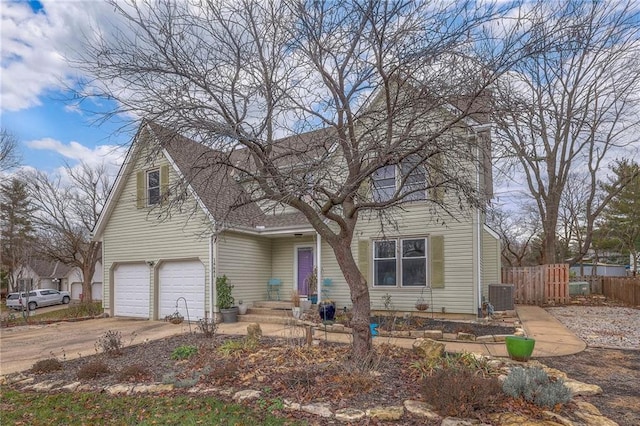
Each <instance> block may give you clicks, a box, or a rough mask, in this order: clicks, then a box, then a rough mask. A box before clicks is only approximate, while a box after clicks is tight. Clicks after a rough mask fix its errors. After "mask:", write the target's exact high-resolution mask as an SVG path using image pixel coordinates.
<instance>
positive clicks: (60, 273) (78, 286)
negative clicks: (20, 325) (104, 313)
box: [15, 259, 102, 300]
mask: <svg viewBox="0 0 640 426" xmlns="http://www.w3.org/2000/svg"><path fill="white" fill-rule="evenodd" d="M15 278H16V280H15V282H16V284H17V286H18V288H19V289H20V290H25V289H35V288H43V289H44V288H50V289H53V290H59V291H68V292H69V293H71V299H74V300H80V295H81V293H82V271H81V270H80V268H77V267H72V266H67V265H65V264H63V263H61V262H59V261H51V260H44V259H32V260H30V261H29V262H27V263H26V264H24V265H22V266H20V267H19V268H18V269H17V271H16V273H15ZM91 287H92V295H93V300H101V299H102V263H101V262H100V261H98V263H97V264H96V271H95V273H94V275H93V280H92V286H91Z"/></svg>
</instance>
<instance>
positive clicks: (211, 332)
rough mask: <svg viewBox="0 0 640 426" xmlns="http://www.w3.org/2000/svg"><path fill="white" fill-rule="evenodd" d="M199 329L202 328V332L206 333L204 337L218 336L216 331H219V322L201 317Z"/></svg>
mask: <svg viewBox="0 0 640 426" xmlns="http://www.w3.org/2000/svg"><path fill="white" fill-rule="evenodd" d="M198 330H200V332H202V334H204V337H207V338H213V337H216V333H217V331H218V323H217V322H215V321H214V320H213V319H209V318H201V319H199V320H198Z"/></svg>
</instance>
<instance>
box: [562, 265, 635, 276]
mask: <svg viewBox="0 0 640 426" xmlns="http://www.w3.org/2000/svg"><path fill="white" fill-rule="evenodd" d="M627 268H628V267H627V266H625V265H615V264H607V263H596V264H594V263H583V264H582V265H580V264H575V265H571V267H570V268H569V272H571V273H574V274H576V275H577V276H591V275H598V276H602V277H626V276H627V275H628V269H627ZM581 271H582V273H580V272H581Z"/></svg>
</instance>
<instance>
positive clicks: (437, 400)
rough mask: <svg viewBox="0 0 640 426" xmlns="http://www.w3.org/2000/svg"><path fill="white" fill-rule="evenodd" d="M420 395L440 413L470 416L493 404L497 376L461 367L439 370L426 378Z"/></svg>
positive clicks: (497, 386) (498, 388)
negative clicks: (476, 372) (477, 373)
mask: <svg viewBox="0 0 640 426" xmlns="http://www.w3.org/2000/svg"><path fill="white" fill-rule="evenodd" d="M422 394H423V397H424V399H425V401H427V402H429V403H431V404H432V405H433V406H434V407H435V408H436V410H437V411H438V412H439V413H440V414H442V415H445V416H454V417H471V416H472V415H473V412H474V411H475V410H477V409H483V408H487V407H490V406H492V405H493V404H494V402H495V400H496V399H497V397H498V396H499V395H500V394H501V392H500V384H499V383H498V379H497V378H495V377H482V376H479V375H476V374H475V373H474V372H473V371H472V370H470V369H468V368H460V369H453V370H446V369H438V370H437V371H436V372H435V373H434V374H433V375H432V376H427V377H425V378H424V380H423V385H422Z"/></svg>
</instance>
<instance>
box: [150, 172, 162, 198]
mask: <svg viewBox="0 0 640 426" xmlns="http://www.w3.org/2000/svg"><path fill="white" fill-rule="evenodd" d="M159 203H160V170H150V171H148V172H147V205H149V206H154V205H156V204H159Z"/></svg>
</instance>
